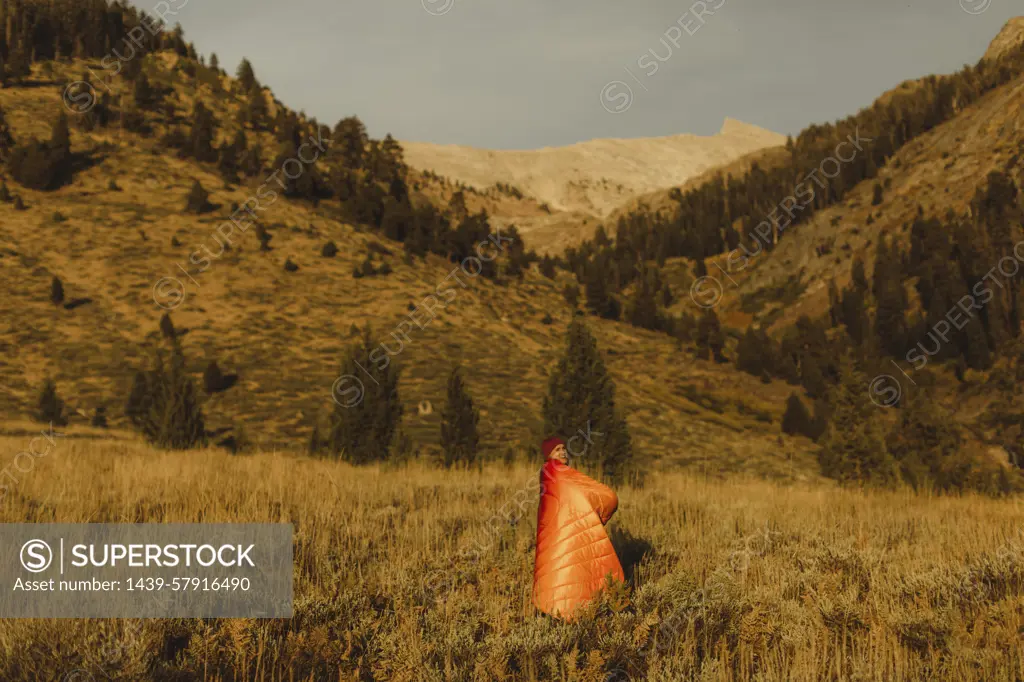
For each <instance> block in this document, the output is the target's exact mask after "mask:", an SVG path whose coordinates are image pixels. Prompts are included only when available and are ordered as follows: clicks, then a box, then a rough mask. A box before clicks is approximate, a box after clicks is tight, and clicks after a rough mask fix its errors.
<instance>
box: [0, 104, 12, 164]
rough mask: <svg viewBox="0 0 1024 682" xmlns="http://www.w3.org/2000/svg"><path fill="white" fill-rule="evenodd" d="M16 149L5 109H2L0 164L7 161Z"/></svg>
mask: <svg viewBox="0 0 1024 682" xmlns="http://www.w3.org/2000/svg"><path fill="white" fill-rule="evenodd" d="M13 149H14V136H13V135H12V134H11V126H10V125H9V124H8V123H7V117H6V116H5V115H4V110H3V107H0V162H3V161H6V160H7V158H8V157H9V156H10V153H11V150H13Z"/></svg>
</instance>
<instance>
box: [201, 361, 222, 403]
mask: <svg viewBox="0 0 1024 682" xmlns="http://www.w3.org/2000/svg"><path fill="white" fill-rule="evenodd" d="M226 387H227V380H226V378H225V377H224V373H223V372H222V371H221V369H220V365H218V364H217V361H216V360H212V361H210V363H209V364H208V365H207V366H206V369H205V370H204V371H203V389H204V390H205V391H206V393H207V395H212V394H214V393H219V392H220V391H223V390H224V389H225V388H226Z"/></svg>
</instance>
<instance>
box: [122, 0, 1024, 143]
mask: <svg viewBox="0 0 1024 682" xmlns="http://www.w3.org/2000/svg"><path fill="white" fill-rule="evenodd" d="M961 3H963V4H964V5H966V6H967V8H968V9H971V10H974V11H975V12H979V10H982V11H980V13H976V14H970V13H968V12H967V11H965V10H964V9H963V8H962V7H961ZM702 4H704V3H697V5H698V6H697V10H698V11H700V6H701V5H702ZM136 5H138V6H139V7H140V8H141V9H144V10H147V11H150V10H152V8H154V7H156V6H157V5H158V3H157V2H156V0H136ZM169 5H170V7H171V8H175V7H177V8H180V9H179V13H178V15H177V16H176V17H171V16H170V15H168V19H169V20H170V21H172V22H173V21H174V20H175V19H176V20H178V21H180V23H181V24H182V26H183V27H184V29H185V33H186V39H188V40H191V41H193V42H194V43H195V45H196V49H197V50H199V51H200V52H201V53H203V54H205V55H207V56H209V54H210V53H211V52H216V53H217V55H218V57H219V58H220V61H221V65H222V66H223V67H224V68H225V69H227V70H228V71H229V72H231V73H233V72H234V70H235V67H236V66H237V64H238V62H239V61H240V60H241V58H242V57H243V56H246V57H248V58H249V60H250V61H251V62H252V63H253V65H254V67H255V70H256V75H257V77H258V78H259V79H260V81H261V82H263V83H264V84H266V85H268V86H270V87H271V88H272V89H273V91H274V94H275V95H276V96H277V97H278V98H279V99H280V100H282V101H283V102H285V103H286V104H287V105H288V106H290V107H292V108H294V109H296V110H305V111H306V113H307V114H309V115H311V116H316V117H317V119H318V120H320V121H322V122H324V123H328V124H329V125H332V126H333V124H334V123H335V122H336V121H337V120H338V119H339V118H341V117H343V116H346V115H350V114H357V115H358V116H359V117H360V118H361V119H362V120H363V121H364V123H366V125H367V127H368V128H369V131H370V134H371V135H373V136H375V137H381V136H383V135H384V133H387V132H390V133H392V134H393V135H395V137H397V138H399V139H405V140H417V141H424V142H437V143H445V144H448V143H455V144H467V145H473V146H479V147H490V148H497V149H524V148H535V147H541V146H546V145H563V144H571V143H573V142H578V141H581V140H587V139H592V138H595V137H648V136H659V135H672V134H676V133H695V134H700V135H706V134H711V133H714V132H717V131H718V129H719V128H720V126H721V124H722V120H723V119H724V118H725V117H727V116H728V117H732V118H737V119H740V120H742V121H746V122H748V123H754V124H757V125H760V126H763V127H765V128H769V129H771V130H775V131H777V132H780V133H791V134H792V133H797V132H799V131H800V130H801V129H802V128H804V127H805V126H807V125H808V124H810V123H822V122H825V121H832V120H835V119H836V118H841V117H843V116H846V115H848V114H851V113H854V112H856V111H857V110H858V109H860V108H862V107H864V106H867V105H868V104H870V103H871V102H872V101H873V100H874V98H875V97H877V96H878V95H879V94H881V93H882V92H883V91H884V90H887V89H889V88H891V87H893V86H894V85H896V84H898V83H899V82H900V81H903V80H906V79H908V78H915V77H918V76H922V75H925V74H930V73H948V72H952V71H955V70H957V69H958V68H960V67H961V66H963V65H964V64H965V63H971V64H973V63H975V62H976V61H977V60H978V59H979V58H980V57H981V55H982V54H984V51H985V48H986V47H987V45H988V43H989V41H990V40H991V39H992V38H993V37H994V36H995V35H996V33H998V31H999V29H1000V28H1002V26H1003V24H1005V22H1006V21H1007V20H1008V19H1009V18H1010V17H1012V16H1014V15H1015V14H1018V13H1020V12H1021V8H1020V6H1019V0H911V1H910V2H900V1H897V2H892V1H891V0H707V2H706V8H707V10H708V11H709V12H710V11H712V10H713V11H714V14H713V15H711V14H707V15H705V16H704V17H703V21H704V23H703V24H702V23H701V22H700V20H698V19H696V18H694V15H693V11H692V10H691V8H692V6H693V5H692V0H684V1H683V2H670V1H668V0H621V1H619V0H616V1H612V0H290V2H281V0H169ZM182 5H184V7H182ZM1014 5H1016V6H1017V11H1014V10H1013V7H1012V6H1014ZM715 8H717V9H715ZM673 26H675V27H676V28H674V29H673V28H670V27H673ZM666 32H668V33H667V37H666ZM674 43H677V44H678V47H677V46H676V44H674ZM649 50H654V53H655V54H656V55H657V56H658V57H659V58H660V59H661V60H663V61H659V60H658V59H655V57H654V56H652V54H651V53H650V52H649ZM645 54H646V55H647V56H646V57H644V55H645ZM653 65H657V67H658V68H657V71H654V66H653ZM627 70H628V71H627ZM648 74H650V75H648ZM614 81H622V83H625V84H627V85H629V87H630V89H631V90H632V97H630V95H629V92H628V91H627V90H626V89H625V87H624V86H623V85H622V84H621V83H613V82H614ZM609 83H612V85H610V86H608V88H607V89H605V88H606V85H607V84H609ZM603 92H604V94H605V97H604V99H602V93H603ZM627 104H628V106H626V105H627ZM606 109H611V110H613V111H614V110H617V109H622V111H620V112H619V113H614V114H613V113H609V112H608V111H607V110H606Z"/></svg>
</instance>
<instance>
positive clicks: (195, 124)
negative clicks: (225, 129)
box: [185, 100, 217, 163]
mask: <svg viewBox="0 0 1024 682" xmlns="http://www.w3.org/2000/svg"><path fill="white" fill-rule="evenodd" d="M216 137H217V122H216V120H215V119H214V117H213V113H212V112H211V111H210V110H209V109H207V108H206V107H205V106H203V103H202V102H200V101H199V100H196V103H195V106H194V107H193V108H192V127H191V129H190V130H189V136H188V145H187V147H186V148H185V152H186V153H187V154H188V155H189V156H191V157H193V158H194V159H195V160H196V161H202V162H204V163H213V162H215V161H216V160H217V150H216V148H215V147H214V140H215V139H216Z"/></svg>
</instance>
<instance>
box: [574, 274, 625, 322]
mask: <svg viewBox="0 0 1024 682" xmlns="http://www.w3.org/2000/svg"><path fill="white" fill-rule="evenodd" d="M583 286H584V289H585V290H586V294H587V308H589V309H590V311H591V312H592V313H594V314H595V315H598V316H599V317H603V318H605V319H607V320H617V319H619V314H620V312H621V306H620V305H619V301H618V300H617V299H616V298H615V297H614V296H613V295H612V293H611V290H610V287H609V284H608V273H607V271H604V268H602V267H601V266H600V265H597V264H595V266H594V267H592V268H590V270H589V271H588V272H587V275H586V281H585V282H584V285H583Z"/></svg>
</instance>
